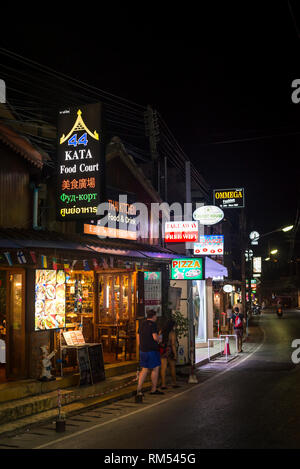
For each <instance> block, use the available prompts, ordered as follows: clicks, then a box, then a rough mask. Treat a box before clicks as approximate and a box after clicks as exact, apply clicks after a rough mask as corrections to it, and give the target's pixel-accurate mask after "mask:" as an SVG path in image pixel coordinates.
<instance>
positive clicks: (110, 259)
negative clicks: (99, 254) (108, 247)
mask: <svg viewBox="0 0 300 469" xmlns="http://www.w3.org/2000/svg"><path fill="white" fill-rule="evenodd" d="M109 262H110V267H111V269H113V268H114V258H113V257H112V256H110V258H109Z"/></svg>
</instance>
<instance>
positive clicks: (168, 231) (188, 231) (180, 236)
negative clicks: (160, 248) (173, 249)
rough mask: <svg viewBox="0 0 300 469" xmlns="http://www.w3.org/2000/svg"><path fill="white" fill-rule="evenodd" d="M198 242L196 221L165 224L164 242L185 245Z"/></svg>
mask: <svg viewBox="0 0 300 469" xmlns="http://www.w3.org/2000/svg"><path fill="white" fill-rule="evenodd" d="M187 241H189V242H194V241H198V222H197V221H170V222H169V221H168V222H166V224H165V242H167V243H171V242H173V243H186V242H187Z"/></svg>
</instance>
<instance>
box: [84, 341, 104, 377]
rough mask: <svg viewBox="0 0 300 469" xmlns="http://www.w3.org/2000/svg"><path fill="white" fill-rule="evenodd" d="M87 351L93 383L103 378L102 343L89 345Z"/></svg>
mask: <svg viewBox="0 0 300 469" xmlns="http://www.w3.org/2000/svg"><path fill="white" fill-rule="evenodd" d="M88 352H89V359H90V368H91V374H92V381H93V384H94V383H98V382H99V381H103V380H105V371H104V361H103V351H102V344H94V345H90V346H89V348H88Z"/></svg>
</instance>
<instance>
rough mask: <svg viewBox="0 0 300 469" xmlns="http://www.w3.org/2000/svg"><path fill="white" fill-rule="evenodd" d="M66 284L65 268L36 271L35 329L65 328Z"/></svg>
mask: <svg viewBox="0 0 300 469" xmlns="http://www.w3.org/2000/svg"><path fill="white" fill-rule="evenodd" d="M65 304H66V285H65V272H64V271H63V270H57V271H56V270H45V269H40V270H36V271H35V330H36V331H44V330H47V329H60V328H64V327H65V324H66V320H65V314H66V307H65Z"/></svg>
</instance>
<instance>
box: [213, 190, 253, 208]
mask: <svg viewBox="0 0 300 469" xmlns="http://www.w3.org/2000/svg"><path fill="white" fill-rule="evenodd" d="M213 199H214V205H216V206H217V207H220V208H244V207H245V191H244V188H239V189H215V190H214V192H213Z"/></svg>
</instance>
